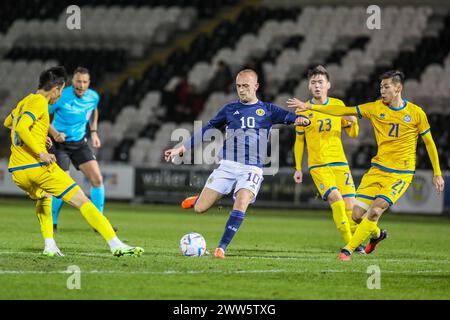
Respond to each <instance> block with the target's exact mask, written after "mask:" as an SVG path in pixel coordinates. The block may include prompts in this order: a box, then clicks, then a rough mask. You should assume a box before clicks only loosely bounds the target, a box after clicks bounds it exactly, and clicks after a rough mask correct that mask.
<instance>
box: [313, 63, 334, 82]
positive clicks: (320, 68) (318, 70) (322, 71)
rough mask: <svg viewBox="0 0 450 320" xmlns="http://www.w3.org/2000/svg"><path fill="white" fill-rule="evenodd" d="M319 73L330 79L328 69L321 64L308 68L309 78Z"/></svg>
mask: <svg viewBox="0 0 450 320" xmlns="http://www.w3.org/2000/svg"><path fill="white" fill-rule="evenodd" d="M317 74H321V75H324V76H325V77H326V78H327V80H328V81H330V75H329V73H328V71H327V69H325V67H324V66H322V65H320V64H319V65H317V66H315V67H314V68H311V69H309V70H308V79H311V78H312V77H313V76H315V75H317Z"/></svg>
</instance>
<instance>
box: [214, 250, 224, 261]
mask: <svg viewBox="0 0 450 320" xmlns="http://www.w3.org/2000/svg"><path fill="white" fill-rule="evenodd" d="M214 257H216V258H219V259H225V251H224V250H223V249H222V248H216V250H214Z"/></svg>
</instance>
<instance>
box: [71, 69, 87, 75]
mask: <svg viewBox="0 0 450 320" xmlns="http://www.w3.org/2000/svg"><path fill="white" fill-rule="evenodd" d="M75 73H81V74H89V69H88V68H85V67H77V68H76V69H75V70H74V71H73V74H75Z"/></svg>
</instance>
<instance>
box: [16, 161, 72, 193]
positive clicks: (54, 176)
mask: <svg viewBox="0 0 450 320" xmlns="http://www.w3.org/2000/svg"><path fill="white" fill-rule="evenodd" d="M10 171H11V173H12V179H13V181H14V183H15V184H16V185H17V186H18V187H19V188H21V189H22V190H24V191H25V192H26V193H27V194H28V195H29V197H30V198H31V199H33V200H37V199H42V198H43V197H44V196H45V195H46V194H51V195H52V196H55V197H57V198H59V199H63V200H64V201H66V202H67V201H69V200H70V199H72V197H73V195H74V194H75V193H76V192H77V191H78V190H79V189H80V187H79V186H78V185H77V184H76V183H75V181H74V180H73V179H72V178H71V177H70V176H69V175H68V174H67V173H65V172H64V171H63V170H62V169H61V168H60V167H59V166H58V165H57V164H56V163H53V164H51V165H49V166H45V165H43V166H31V167H28V168H26V169H18V170H14V169H10Z"/></svg>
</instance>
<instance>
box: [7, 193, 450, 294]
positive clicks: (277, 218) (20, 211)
mask: <svg viewBox="0 0 450 320" xmlns="http://www.w3.org/2000/svg"><path fill="white" fill-rule="evenodd" d="M106 210H107V216H108V217H109V218H110V220H111V221H112V224H113V225H115V226H117V227H119V233H118V235H119V237H120V238H121V239H122V240H123V241H126V242H128V243H129V244H131V245H139V246H142V247H143V248H145V250H146V252H145V253H144V255H143V256H142V257H141V258H130V257H121V258H116V257H113V256H112V255H111V254H110V253H109V250H108V247H107V245H106V244H105V243H104V242H103V240H102V239H101V237H100V235H98V234H97V233H94V232H93V231H92V229H90V228H89V226H88V225H87V223H86V222H85V221H84V220H83V219H82V217H81V215H80V214H79V213H78V212H77V211H75V210H74V209H72V208H69V207H68V206H67V205H65V206H64V208H63V210H62V212H61V216H60V226H59V227H60V230H59V232H58V234H57V235H56V241H57V243H58V245H59V247H60V249H61V250H62V252H63V253H65V255H66V256H65V257H60V258H48V257H44V256H42V255H41V254H40V253H41V252H42V249H43V241H42V239H41V235H40V232H39V226H38V222H37V218H36V217H35V215H34V204H33V202H32V201H21V200H14V199H13V200H0V225H1V232H0V299H450V290H449V288H450V250H448V244H449V243H450V232H449V231H450V219H448V218H445V217H434V216H420V217H419V216H407V215H397V216H392V215H390V216H389V215H386V216H385V217H383V219H382V222H381V227H384V228H387V229H388V230H389V235H390V237H389V238H388V239H387V240H385V241H383V242H382V243H381V244H380V246H379V247H378V248H377V250H376V251H375V252H374V253H373V254H371V255H368V256H357V255H354V257H353V260H352V261H350V262H340V261H338V260H337V253H338V249H339V247H340V246H341V242H340V238H339V235H338V232H337V231H336V230H335V227H334V224H333V221H332V217H331V214H330V213H329V212H321V211H286V210H263V209H256V208H255V209H251V210H249V213H248V216H247V218H246V220H245V221H244V223H243V225H242V226H241V229H240V230H239V232H238V233H237V235H236V237H235V239H234V241H233V242H232V244H231V245H230V247H229V250H228V252H227V258H226V259H225V260H217V259H214V258H213V257H212V256H205V257H201V258H193V257H183V256H182V255H181V254H180V252H179V251H178V242H179V240H180V238H181V237H182V236H183V234H185V233H188V232H191V231H195V232H199V233H201V234H202V235H203V236H204V237H205V239H206V242H207V247H208V250H209V251H210V252H211V253H212V252H213V251H214V248H215V246H216V244H217V242H218V240H219V238H220V237H221V235H222V231H223V228H224V224H225V221H226V219H227V217H228V211H229V208H221V209H220V208H214V209H212V210H211V211H210V212H208V213H207V214H203V215H198V214H195V213H194V212H193V211H189V210H183V209H181V208H178V207H176V206H156V205H155V206H150V205H148V206H147V205H128V204H112V203H108V204H107V206H106ZM72 265H76V266H78V267H79V268H80V270H81V278H80V279H81V281H80V283H81V289H80V290H76V289H74V290H69V289H67V279H68V278H69V277H70V276H71V274H69V273H67V271H66V270H67V268H68V267H69V266H72ZM369 266H378V267H379V268H380V271H381V289H368V288H367V281H368V278H369V277H370V276H371V275H372V274H369V273H367V271H368V267H369ZM369 269H370V268H369ZM369 282H370V281H369Z"/></svg>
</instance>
